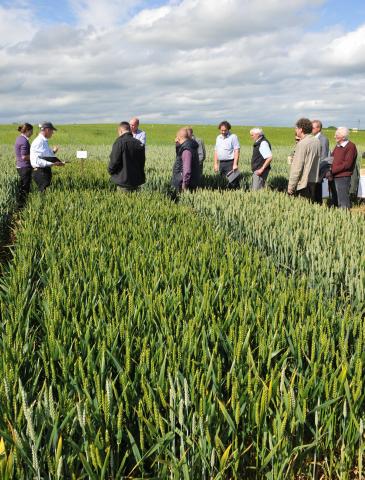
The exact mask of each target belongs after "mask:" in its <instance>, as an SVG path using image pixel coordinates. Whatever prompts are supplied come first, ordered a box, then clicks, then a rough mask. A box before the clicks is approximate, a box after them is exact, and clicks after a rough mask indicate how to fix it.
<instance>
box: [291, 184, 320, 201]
mask: <svg viewBox="0 0 365 480" xmlns="http://www.w3.org/2000/svg"><path fill="white" fill-rule="evenodd" d="M296 195H297V196H298V197H302V198H307V199H308V200H309V201H310V202H313V203H319V201H318V183H314V182H309V183H308V184H307V186H306V187H305V188H302V189H301V190H297V192H296ZM321 198H322V193H321Z"/></svg>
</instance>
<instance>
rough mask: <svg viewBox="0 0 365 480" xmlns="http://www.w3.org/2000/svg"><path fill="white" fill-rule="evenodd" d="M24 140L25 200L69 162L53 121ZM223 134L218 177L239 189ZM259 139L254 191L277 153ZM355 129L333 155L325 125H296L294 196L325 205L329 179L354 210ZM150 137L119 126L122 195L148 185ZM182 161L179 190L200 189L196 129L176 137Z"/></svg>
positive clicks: (340, 132)
mask: <svg viewBox="0 0 365 480" xmlns="http://www.w3.org/2000/svg"><path fill="white" fill-rule="evenodd" d="M18 130H19V132H20V135H19V137H18V138H17V139H16V142H15V153H16V160H17V170H18V173H19V176H20V182H21V188H20V193H21V196H22V198H23V199H24V198H25V197H26V195H27V194H28V193H29V190H30V185H31V179H32V176H33V178H34V180H35V182H36V184H37V186H38V189H39V191H41V192H43V191H45V189H46V188H47V187H48V186H49V185H50V183H51V178H52V167H55V166H56V167H61V166H63V165H64V162H62V161H60V160H59V159H58V158H57V157H56V153H57V151H58V147H54V148H51V147H50V146H49V144H48V140H49V139H50V138H51V137H52V135H53V133H54V131H56V128H55V127H54V126H53V124H52V123H51V122H44V123H43V124H41V125H40V132H39V135H38V136H37V138H36V139H35V140H34V141H33V143H32V144H31V145H30V143H29V138H30V137H31V136H32V134H33V127H32V125H30V124H29V123H25V124H23V125H21V126H20V127H19V128H18ZM218 130H219V132H220V133H219V135H218V136H217V138H216V142H215V148H214V172H215V173H220V174H221V175H222V176H224V177H226V178H227V180H228V181H227V186H228V188H233V189H235V188H239V180H240V176H241V174H240V172H239V169H238V167H239V159H240V143H239V140H238V138H237V135H236V134H234V133H232V132H231V125H230V123H229V122H227V121H223V122H221V123H220V124H219V125H218ZM250 136H251V138H252V140H253V148H252V157H251V169H252V187H251V188H252V190H260V189H262V188H264V186H265V183H266V180H267V178H268V175H269V173H270V169H271V163H272V159H273V154H272V148H271V144H270V142H269V140H268V139H267V138H266V137H265V134H264V131H263V130H262V129H261V128H253V129H251V130H250ZM348 136H349V130H348V128H346V127H339V128H338V129H337V130H336V134H335V139H336V146H335V148H334V150H333V152H332V153H330V148H329V141H328V138H327V137H326V136H325V135H323V133H322V123H321V121H319V120H313V121H311V120H309V119H307V118H301V119H299V120H298V121H297V123H296V126H295V139H296V142H297V143H296V146H295V150H294V152H293V154H292V155H291V156H290V157H289V158H290V174H289V181H288V190H287V192H288V194H289V195H297V196H300V197H304V198H307V199H309V200H310V201H313V202H316V203H321V202H322V181H323V180H324V179H326V180H327V181H328V184H329V189H330V191H331V194H332V199H333V204H334V205H336V206H339V207H341V208H350V206H351V203H350V183H351V176H352V174H353V171H354V168H355V165H356V158H357V150H356V146H355V145H354V144H353V143H352V142H350V141H349V139H348ZM145 146H146V133H145V132H144V131H143V130H140V129H139V119H138V118H136V117H134V118H132V119H131V120H130V121H129V122H126V121H124V122H121V123H120V124H119V126H118V137H117V139H116V140H115V142H114V144H113V147H112V151H111V154H110V161H109V165H108V171H109V174H110V175H111V180H112V182H113V183H115V184H116V185H117V186H118V187H119V188H120V189H121V190H123V191H127V192H131V191H134V190H137V189H138V188H139V186H140V185H142V184H143V183H144V182H145V180H146V177H145V161H146V156H145ZM175 148H176V158H175V162H174V165H173V171H172V181H171V184H172V186H173V188H174V189H175V190H176V191H178V192H180V191H185V190H195V189H196V188H198V187H199V186H200V185H201V177H202V172H203V165H204V161H205V159H206V150H205V145H204V142H203V140H202V139H200V138H197V137H195V135H194V132H193V129H192V127H183V128H180V129H179V130H178V132H177V135H176V138H175Z"/></svg>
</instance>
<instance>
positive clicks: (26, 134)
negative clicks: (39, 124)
mask: <svg viewBox="0 0 365 480" xmlns="http://www.w3.org/2000/svg"><path fill="white" fill-rule="evenodd" d="M18 132H20V135H19V137H17V139H16V141H15V145H14V149H15V156H16V168H17V171H18V174H19V177H20V189H19V193H20V201H21V202H24V200H25V199H26V197H27V195H28V193H29V191H30V184H31V182H32V170H33V169H32V166H31V164H30V143H29V138H30V137H31V136H32V135H33V126H32V125H31V124H30V123H24V124H23V125H20V127H18Z"/></svg>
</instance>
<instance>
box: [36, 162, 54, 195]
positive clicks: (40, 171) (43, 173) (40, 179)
mask: <svg viewBox="0 0 365 480" xmlns="http://www.w3.org/2000/svg"><path fill="white" fill-rule="evenodd" d="M33 178H34V181H35V183H36V184H37V186H38V190H39V191H40V192H44V191H45V189H46V188H47V187H49V186H50V184H51V180H52V170H51V167H45V168H37V169H35V170H34V172H33Z"/></svg>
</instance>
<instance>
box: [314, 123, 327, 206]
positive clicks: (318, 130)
mask: <svg viewBox="0 0 365 480" xmlns="http://www.w3.org/2000/svg"><path fill="white" fill-rule="evenodd" d="M322 128H323V125H322V122H321V121H320V120H312V135H314V136H315V137H316V138H318V140H319V143H320V144H321V159H320V160H321V162H322V161H323V160H324V159H326V158H328V157H329V156H330V142H329V141H328V138H327V137H326V135H324V134H323V133H322ZM316 202H317V203H322V182H318V183H317V186H316Z"/></svg>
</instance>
